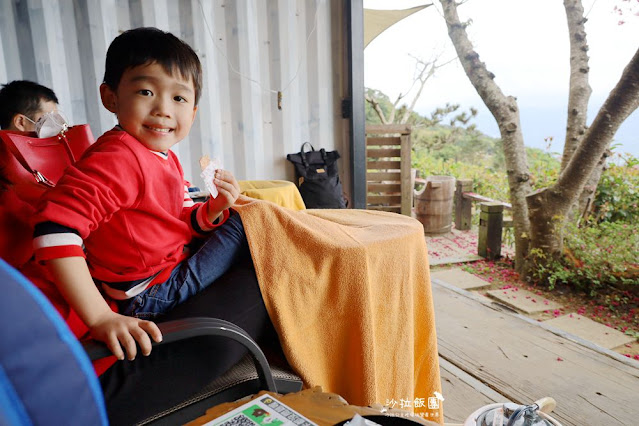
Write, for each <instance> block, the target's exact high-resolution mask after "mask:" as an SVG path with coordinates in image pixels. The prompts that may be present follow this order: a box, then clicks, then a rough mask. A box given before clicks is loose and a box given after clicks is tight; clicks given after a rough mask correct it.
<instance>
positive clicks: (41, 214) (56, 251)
mask: <svg viewBox="0 0 639 426" xmlns="http://www.w3.org/2000/svg"><path fill="white" fill-rule="evenodd" d="M116 129H117V128H116ZM116 129H114V130H111V131H109V132H107V133H105V134H104V135H103V136H101V137H100V138H99V139H98V140H97V141H96V142H95V144H93V145H92V146H91V147H90V148H89V149H88V150H87V152H86V153H85V154H84V155H83V156H82V159H81V160H80V161H78V162H77V163H76V164H75V165H74V166H71V167H70V168H69V169H68V170H67V171H66V172H65V175H64V176H63V177H62V178H61V179H60V181H59V182H58V184H57V186H56V187H55V188H52V189H51V190H49V191H47V192H46V193H45V194H44V195H43V197H42V198H41V200H40V202H39V203H38V206H37V211H36V214H35V217H34V222H33V223H34V224H37V226H36V237H35V238H34V250H35V254H36V259H37V260H38V261H46V260H49V259H54V258H61V257H69V256H84V251H83V249H82V245H83V244H84V247H85V249H86V259H87V263H88V265H89V270H90V272H91V275H92V276H93V278H94V279H97V280H100V281H103V282H106V283H129V282H133V283H135V284H136V285H138V287H139V285H140V283H142V287H143V288H136V289H134V290H133V291H132V292H131V291H128V290H130V289H129V288H126V286H125V287H124V288H122V286H119V287H118V286H111V285H108V286H107V287H115V289H114V288H106V290H107V293H108V294H110V295H111V296H112V297H114V298H117V299H124V298H128V297H132V296H134V295H135V294H137V293H139V292H141V291H142V290H143V289H144V288H146V287H148V286H150V285H153V284H157V283H161V282H163V281H165V280H166V278H168V276H169V274H170V272H171V270H172V269H173V268H174V267H175V266H176V265H177V264H178V263H179V262H180V261H181V260H183V259H184V258H185V257H186V253H185V251H184V246H185V245H186V244H188V243H189V242H190V241H191V239H192V238H193V237H194V236H203V235H205V234H206V232H208V231H211V230H212V229H214V228H215V227H216V226H219V225H220V224H221V223H222V222H224V220H225V219H226V217H228V211H225V214H224V218H223V220H221V221H220V222H219V223H218V224H215V225H214V224H211V223H210V222H209V221H208V219H207V216H206V211H205V210H206V209H205V208H201V207H202V206H204V205H203V204H201V203H198V204H193V202H192V201H191V200H190V198H188V196H185V190H186V186H185V182H184V177H183V171H182V167H181V165H180V163H179V160H178V159H177V157H176V155H175V154H174V153H173V152H171V151H169V152H168V153H160V152H155V151H150V150H149V149H147V148H146V147H145V146H144V145H142V144H141V143H140V142H138V141H137V140H136V139H135V138H133V137H132V136H130V135H129V134H128V133H126V132H124V131H121V130H116ZM204 207H205V206H204ZM132 293H133V294H132Z"/></svg>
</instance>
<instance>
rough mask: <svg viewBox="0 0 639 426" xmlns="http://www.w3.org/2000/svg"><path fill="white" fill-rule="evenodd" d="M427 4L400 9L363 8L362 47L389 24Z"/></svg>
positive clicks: (425, 6) (423, 7)
mask: <svg viewBox="0 0 639 426" xmlns="http://www.w3.org/2000/svg"><path fill="white" fill-rule="evenodd" d="M428 6H432V5H431V4H425V5H423V6H416V7H411V8H410V9H402V10H377V9H364V47H366V46H368V43H370V42H371V41H373V40H374V39H375V37H377V36H378V35H380V34H381V33H383V32H384V31H385V30H386V29H388V28H389V27H390V26H392V25H394V24H396V23H397V22H399V21H401V20H402V19H404V18H406V17H408V16H410V15H412V14H413V13H415V12H419V11H420V10H422V9H425V8H427V7H428Z"/></svg>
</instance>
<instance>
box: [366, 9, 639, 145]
mask: <svg viewBox="0 0 639 426" xmlns="http://www.w3.org/2000/svg"><path fill="white" fill-rule="evenodd" d="M427 3H430V1H425V0H421V1H418V0H393V1H389V0H364V7H365V8H369V9H406V8H409V7H414V6H418V5H423V4H427ZM620 3H621V0H617V1H615V0H594V1H593V0H584V9H585V10H586V13H587V18H588V21H587V22H586V32H587V41H588V45H589V48H590V49H589V56H590V85H591V87H592V95H591V100H590V105H589V111H588V124H590V123H591V122H592V120H593V119H594V117H595V115H596V113H597V111H598V109H599V107H600V106H601V105H602V104H603V102H604V101H605V99H606V97H607V96H608V94H609V92H610V91H611V90H612V89H613V88H614V86H615V84H616V83H617V82H618V80H619V77H620V76H621V73H622V72H623V68H624V67H625V65H626V64H627V63H628V62H629V61H630V59H631V58H632V56H633V55H634V54H635V52H636V51H637V48H639V16H634V15H631V14H630V15H628V14H626V16H625V19H626V21H627V22H626V23H625V24H624V25H618V21H619V19H620V18H619V16H618V15H616V14H615V13H614V11H613V8H614V5H615V4H620ZM458 11H459V15H460V18H461V20H462V21H464V20H467V19H472V24H471V25H470V26H469V27H468V28H467V31H468V33H469V36H470V38H471V41H472V43H473V45H474V47H475V50H476V51H477V52H478V53H479V57H480V60H482V61H483V62H485V63H486V65H487V67H488V70H489V71H491V72H492V73H493V74H495V76H496V77H495V82H496V83H497V84H498V85H499V86H500V88H501V90H502V92H503V93H504V94H506V95H512V96H515V97H516V98H517V102H518V104H519V109H520V115H521V123H522V130H523V134H524V141H525V144H526V145H527V146H532V147H537V148H542V149H549V150H550V151H551V152H559V153H560V152H561V151H562V149H563V140H564V137H565V126H566V114H567V113H566V110H567V105H568V83H569V77H570V72H569V71H570V68H569V66H570V64H569V60H570V57H569V40H568V29H567V25H566V14H565V10H564V7H563V2H560V1H557V0H534V1H531V0H469V1H468V2H467V3H465V4H464V5H462V6H460V7H459V8H458ZM635 11H636V10H635ZM411 56H415V57H419V58H421V59H422V60H425V61H429V60H432V59H433V58H435V57H437V56H439V58H440V59H439V60H438V63H443V62H446V61H448V60H450V59H453V58H455V56H456V55H455V52H454V48H453V47H452V43H451V42H450V39H449V38H448V33H447V30H446V26H445V23H444V20H443V17H442V15H441V10H440V6H439V2H437V1H435V6H431V7H427V8H426V9H424V10H422V11H420V12H417V13H415V14H413V15H412V16H409V17H408V18H406V19H404V20H402V21H400V22H399V23H397V24H395V25H394V26H392V27H390V28H389V29H388V30H386V31H385V32H383V33H382V34H380V35H379V36H378V37H377V38H375V39H374V40H373V41H372V42H371V43H370V44H369V45H368V46H367V47H366V49H365V50H364V80H365V85H366V87H369V88H374V89H378V90H381V91H382V92H384V93H385V94H387V95H388V96H389V97H390V98H391V100H392V101H394V100H395V99H396V98H397V95H398V94H399V93H405V92H406V91H407V90H408V89H409V88H410V87H411V84H412V81H413V74H414V72H415V59H414V58H412V57H411ZM414 91H415V89H413V92H409V95H408V96H407V97H406V99H412V96H411V95H412V94H413V93H414ZM447 102H448V103H451V104H460V105H461V107H462V109H464V110H467V109H468V108H469V107H475V108H477V109H478V110H479V114H478V116H477V118H475V120H474V122H475V123H476V124H477V127H478V128H479V130H481V131H482V132H484V133H485V134H487V135H489V136H492V137H499V130H498V128H497V123H496V122H495V119H494V118H493V117H492V115H491V114H490V112H489V111H488V109H487V108H486V107H485V106H484V104H483V102H482V100H481V98H480V97H479V95H478V94H477V92H476V91H475V89H474V87H473V86H472V85H471V84H470V82H469V80H468V77H467V76H466V74H465V73H464V71H463V69H462V67H461V65H460V64H459V61H458V60H456V59H455V60H454V61H452V62H451V63H450V64H448V65H446V66H445V67H442V68H440V69H439V70H438V71H437V72H436V74H435V76H434V77H433V78H431V79H430V80H429V81H428V82H427V83H426V86H425V88H424V91H423V92H422V95H421V97H420V99H419V101H418V102H417V104H416V106H415V111H416V112H418V113H420V114H421V115H429V114H430V112H431V111H433V110H434V109H435V108H436V107H438V106H443V105H445V104H446V103H447ZM550 138H552V142H551V143H550V144H549V141H550ZM613 144H619V145H620V146H619V147H618V148H616V152H629V153H631V154H633V155H634V156H639V110H637V111H635V112H634V113H633V114H632V115H631V116H630V117H629V118H628V119H627V120H626V122H625V123H624V124H623V125H622V127H621V128H620V129H619V131H618V132H617V135H616V136H615V140H614V142H613Z"/></svg>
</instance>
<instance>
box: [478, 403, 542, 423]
mask: <svg viewBox="0 0 639 426" xmlns="http://www.w3.org/2000/svg"><path fill="white" fill-rule="evenodd" d="M477 426H553V424H552V423H551V422H549V421H548V420H546V419H545V418H543V417H542V416H541V415H539V406H538V405H537V404H531V405H518V404H513V403H511V402H507V403H505V404H503V405H502V406H499V407H494V408H491V409H488V410H486V411H484V412H483V413H481V414H479V416H478V417H477Z"/></svg>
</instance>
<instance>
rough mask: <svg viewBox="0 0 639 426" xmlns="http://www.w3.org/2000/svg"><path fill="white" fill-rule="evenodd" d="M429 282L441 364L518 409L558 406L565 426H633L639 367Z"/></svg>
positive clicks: (637, 413)
mask: <svg viewBox="0 0 639 426" xmlns="http://www.w3.org/2000/svg"><path fill="white" fill-rule="evenodd" d="M432 281H433V286H432V288H433V298H434V302H435V303H434V306H435V315H436V318H437V336H438V348H439V354H440V356H441V357H442V358H444V359H446V360H447V361H449V362H450V363H452V364H453V365H455V366H457V367H458V368H460V369H461V370H463V371H465V372H467V373H468V374H470V375H471V376H473V377H475V378H476V379H478V380H479V381H481V382H482V383H484V384H486V385H487V386H488V387H490V388H492V389H494V390H496V391H498V392H499V393H500V394H502V395H504V396H505V397H506V398H507V399H509V400H511V401H513V402H516V403H520V404H521V403H531V402H533V401H535V400H537V399H539V398H541V397H544V396H551V397H553V398H555V400H556V401H557V408H556V409H555V410H554V411H553V413H552V415H553V417H556V418H557V420H559V421H560V422H561V423H563V424H565V425H585V424H588V425H595V424H597V425H599V424H601V425H603V424H605V425H629V424H635V423H636V419H637V418H639V404H637V403H636V402H637V401H636V398H637V395H639V368H638V367H636V366H634V365H630V364H629V363H627V362H622V360H621V359H620V358H623V357H621V356H619V357H616V356H613V355H611V354H607V353H606V352H604V351H605V350H597V349H595V348H593V347H588V346H584V345H582V344H580V343H578V342H577V341H573V340H569V339H566V338H565V337H564V336H563V335H562V334H560V332H559V333H558V332H553V331H551V328H550V327H548V326H546V327H544V326H543V325H541V323H537V322H536V321H533V320H530V319H527V318H524V317H522V316H520V315H518V314H511V313H509V312H504V311H500V310H498V309H496V308H491V307H489V305H487V304H483V303H480V302H479V301H478V300H476V299H474V298H473V297H472V296H468V295H466V294H469V293H468V292H465V291H463V290H453V289H452V288H448V287H445V286H443V285H442V284H441V283H439V282H438V281H437V280H435V279H434V280H432ZM609 352H610V351H609ZM617 355H618V354H617ZM586 383H589V384H590V385H588V386H586V385H585V384H586Z"/></svg>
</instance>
